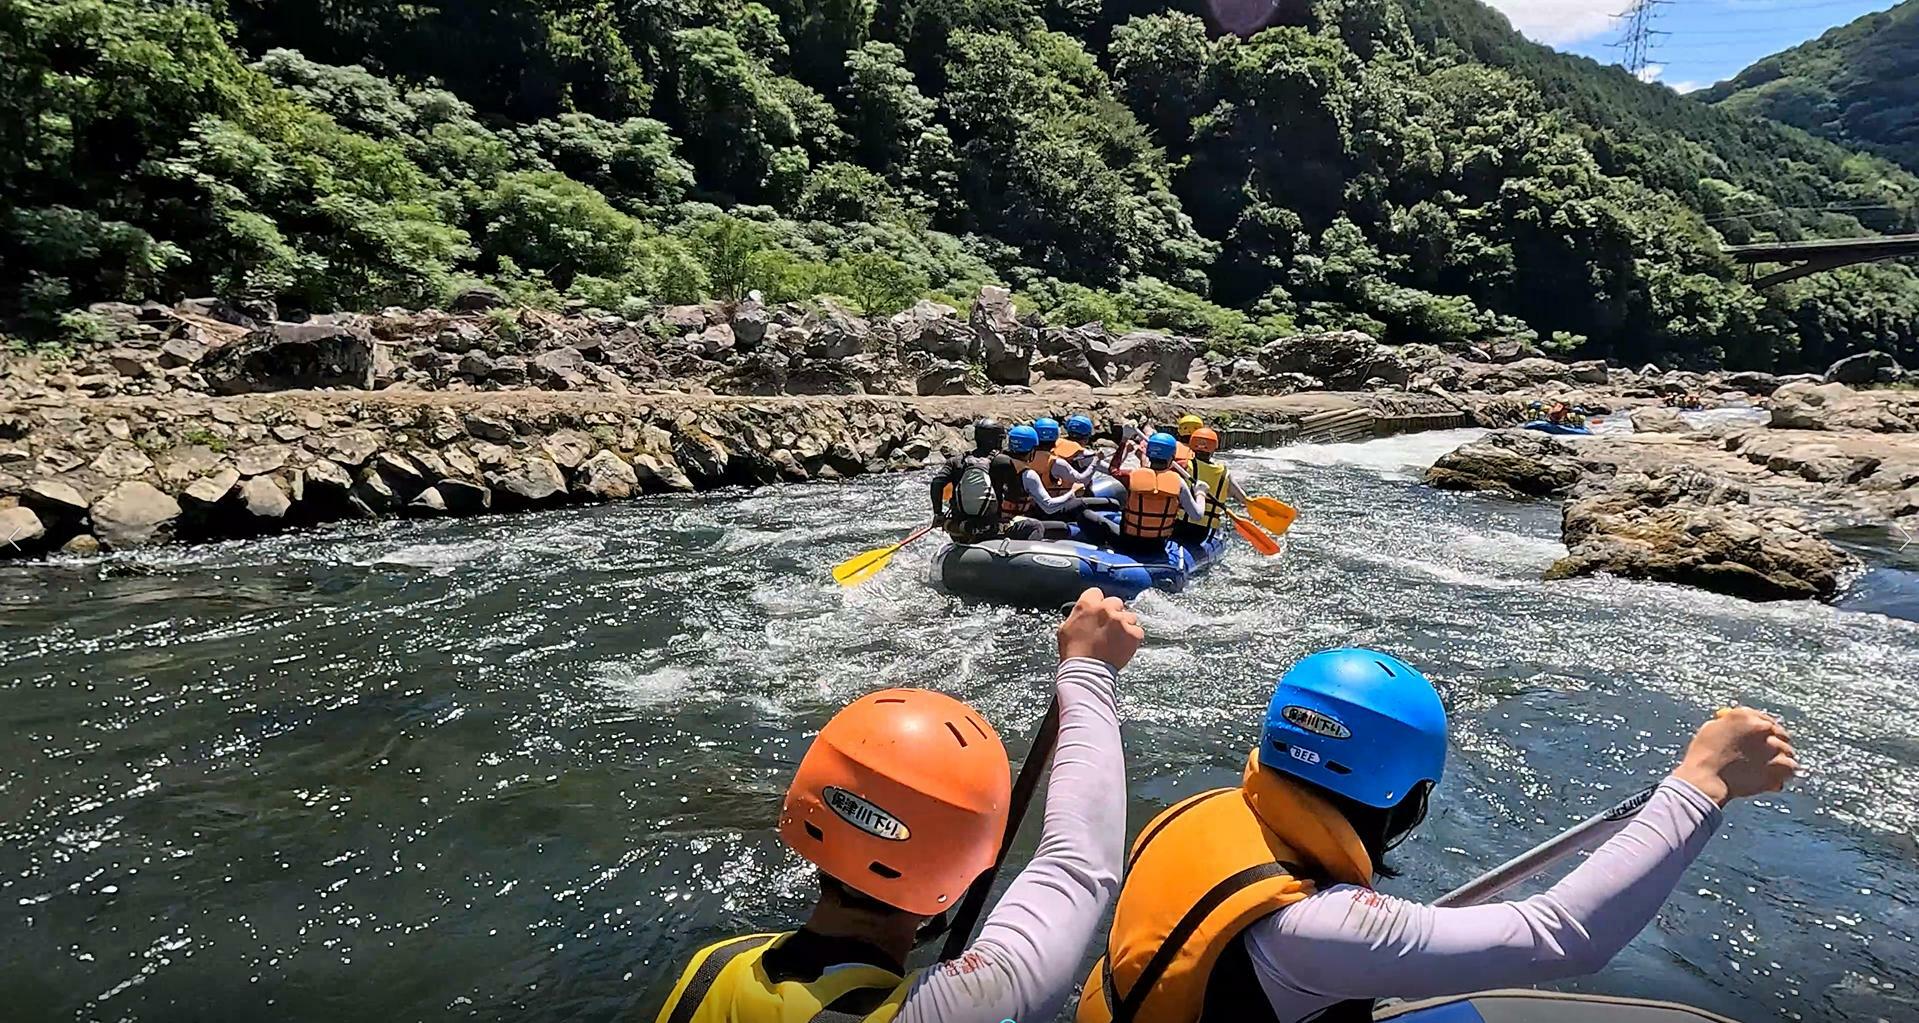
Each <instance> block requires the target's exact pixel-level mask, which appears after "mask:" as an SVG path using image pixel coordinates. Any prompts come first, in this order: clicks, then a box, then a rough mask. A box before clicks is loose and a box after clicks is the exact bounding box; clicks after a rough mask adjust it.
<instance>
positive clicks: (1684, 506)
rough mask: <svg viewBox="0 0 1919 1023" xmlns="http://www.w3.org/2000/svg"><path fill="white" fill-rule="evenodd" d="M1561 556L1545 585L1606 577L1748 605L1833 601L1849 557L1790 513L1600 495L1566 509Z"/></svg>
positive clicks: (1622, 494)
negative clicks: (1690, 589)
mask: <svg viewBox="0 0 1919 1023" xmlns="http://www.w3.org/2000/svg"><path fill="white" fill-rule="evenodd" d="M1561 532H1562V537H1563V539H1564V541H1565V544H1566V548H1567V550H1568V554H1567V555H1566V557H1564V558H1561V559H1560V560H1559V561H1558V562H1557V563H1555V564H1554V565H1553V566H1552V568H1551V569H1549V570H1548V571H1547V573H1546V577H1547V578H1548V579H1564V578H1570V577H1573V576H1583V575H1594V574H1600V573H1604V574H1607V575H1615V576H1620V577H1623V578H1628V579H1651V580H1656V581H1661V582H1671V583H1679V584H1682V585H1687V586H1697V587H1700V588H1701V589H1706V590H1712V591H1714V592H1717V593H1725V594H1729V595H1731V596H1735V597H1744V598H1746V599H1749V600H1805V599H1812V598H1819V599H1825V598H1830V597H1832V596H1833V595H1834V594H1835V593H1837V592H1838V590H1839V582H1840V579H1841V578H1842V577H1843V575H1844V573H1845V571H1846V570H1847V569H1848V568H1849V567H1850V566H1851V564H1852V562H1851V559H1850V558H1848V557H1847V556H1846V555H1845V554H1844V553H1842V552H1841V551H1840V550H1839V549H1838V548H1836V547H1834V546H1833V545H1832V544H1831V543H1828V542H1827V541H1826V540H1825V539H1824V538H1823V537H1821V536H1819V534H1818V533H1817V532H1816V531H1814V530H1813V529H1812V528H1811V527H1810V526H1809V525H1807V523H1806V521H1805V520H1804V519H1803V518H1802V517H1801V516H1800V515H1799V514H1798V513H1797V512H1794V511H1792V510H1790V509H1785V508H1771V509H1759V508H1754V507H1753V506H1751V505H1747V504H1739V503H1719V504H1701V503H1696V502H1689V501H1688V502H1679V503H1675V504H1668V505H1662V506H1648V505H1646V504H1644V503H1642V502H1641V501H1640V500H1639V498H1638V496H1637V495H1635V494H1633V493H1632V492H1630V491H1616V490H1607V491H1601V492H1598V493H1596V494H1592V495H1589V496H1587V497H1584V498H1580V499H1578V500H1575V501H1573V502H1571V503H1569V504H1568V505H1567V506H1566V508H1565V512H1564V515H1563V522H1562V527H1561Z"/></svg>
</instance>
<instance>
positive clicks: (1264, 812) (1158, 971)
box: [1076, 751, 1373, 1023]
mask: <svg viewBox="0 0 1919 1023" xmlns="http://www.w3.org/2000/svg"><path fill="white" fill-rule="evenodd" d="M1125 876H1126V883H1125V886H1124V887H1123V888H1121V889H1120V893H1119V901H1118V902H1117V904H1116V905H1115V906H1114V909H1113V929H1112V931H1111V933H1109V934H1108V935H1107V938H1106V948H1105V949H1104V952H1105V954H1104V955H1102V956H1101V957H1100V960H1099V962H1097V963H1094V964H1093V972H1092V973H1091V974H1090V975H1088V976H1087V978H1086V985H1085V989H1084V990H1083V991H1082V992H1081V993H1080V999H1079V1013H1078V1015H1077V1017H1076V1020H1077V1023H1193V1021H1195V1020H1197V1019H1199V1017H1200V1013H1201V1012H1202V1011H1204V1009H1205V1007H1206V985H1207V983H1208V982H1209V981H1210V980H1211V979H1212V973H1213V967H1214V965H1215V964H1217V963H1218V962H1219V957H1220V955H1221V954H1222V953H1224V952H1225V951H1226V950H1227V949H1228V947H1229V946H1230V944H1231V943H1232V942H1233V941H1236V940H1238V938H1239V935H1240V932H1241V931H1244V930H1245V929H1246V928H1247V927H1249V926H1251V925H1252V924H1253V923H1254V922H1255V921H1257V920H1259V919H1261V918H1262V917H1266V916H1270V915H1272V914H1273V913H1276V912H1278V911H1279V910H1281V909H1284V908H1286V907H1287V906H1290V905H1292V904H1293V903H1295V902H1298V901H1300V900H1301V899H1304V898H1306V897H1307V896H1309V895H1311V894H1313V892H1314V891H1316V890H1317V889H1316V888H1315V882H1314V881H1313V880H1311V879H1313V878H1323V879H1325V880H1326V881H1328V882H1331V883H1346V884H1356V885H1361V886H1365V887H1371V886H1372V876H1373V863H1372V858H1371V857H1370V856H1368V855H1367V853H1366V847H1365V846H1364V845H1363V844H1362V843H1361V842H1360V840H1359V836H1358V835H1357V834H1356V833H1354V831H1353V828H1352V825H1350V824H1348V823H1346V818H1345V817H1344V816H1342V815H1341V814H1340V812H1339V811H1338V810H1337V809H1335V808H1334V807H1333V805H1332V804H1331V803H1329V802H1327V801H1326V800H1325V799H1324V798H1323V797H1321V796H1318V795H1316V794H1314V793H1313V792H1311V791H1309V790H1307V789H1306V788H1304V787H1303V786H1301V785H1299V784H1298V783H1297V782H1294V781H1292V780H1290V779H1288V778H1286V777H1284V776H1282V775H1280V774H1279V773H1278V772H1276V771H1272V770H1269V769H1267V768H1264V767H1261V766H1260V764H1259V756H1258V752H1257V751H1254V753H1253V754H1252V755H1250V756H1248V757H1247V758H1246V770H1245V773H1244V774H1243V775H1242V776H1241V779H1240V785H1239V787H1238V788H1232V789H1216V790H1214V791H1212V792H1206V793H1202V794H1200V795H1197V796H1193V797H1192V798H1190V799H1187V800H1185V801H1184V802H1181V803H1176V804H1174V805H1173V806H1172V807H1171V808H1169V809H1168V810H1167V811H1166V812H1164V813H1162V814H1160V815H1159V816H1158V817H1156V818H1154V820H1153V822H1152V823H1151V824H1148V825H1147V826H1146V830H1144V831H1142V832H1140V835H1139V838H1138V839H1137V840H1135V841H1134V843H1133V850H1132V852H1131V854H1130V855H1128V857H1127V860H1126V875H1125Z"/></svg>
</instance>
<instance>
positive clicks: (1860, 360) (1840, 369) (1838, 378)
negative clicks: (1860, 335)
mask: <svg viewBox="0 0 1919 1023" xmlns="http://www.w3.org/2000/svg"><path fill="white" fill-rule="evenodd" d="M1904 375H1905V373H1904V371H1903V370H1901V369H1900V368H1899V360H1898V359H1895V358H1893V357H1892V356H1890V355H1888V354H1886V353H1885V352H1860V353H1859V354H1858V355H1848V356H1846V357H1845V358H1843V359H1840V360H1839V361H1838V362H1835V363H1833V364H1832V365H1831V366H1830V367H1828V368H1827V369H1826V382H1827V383H1829V384H1892V383H1898V382H1899V379H1900V378H1901V377H1902V376H1904Z"/></svg>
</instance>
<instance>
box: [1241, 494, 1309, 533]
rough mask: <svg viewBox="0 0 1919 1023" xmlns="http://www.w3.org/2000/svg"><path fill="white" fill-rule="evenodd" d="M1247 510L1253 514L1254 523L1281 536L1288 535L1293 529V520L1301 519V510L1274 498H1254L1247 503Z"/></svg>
mask: <svg viewBox="0 0 1919 1023" xmlns="http://www.w3.org/2000/svg"><path fill="white" fill-rule="evenodd" d="M1246 510H1247V511H1248V512H1250V513H1252V516H1253V521H1255V522H1257V523H1259V524H1260V525H1262V526H1265V527H1266V528H1267V529H1270V530H1272V531H1273V532H1274V533H1275V534H1278V535H1280V536H1284V535H1286V531H1287V530H1289V529H1291V528H1293V520H1294V519H1297V518H1299V509H1297V508H1294V507H1293V506H1292V505H1290V504H1287V503H1286V502H1284V501H1281V500H1279V499H1278V498H1273V497H1255V498H1252V499H1251V500H1248V501H1247V502H1246Z"/></svg>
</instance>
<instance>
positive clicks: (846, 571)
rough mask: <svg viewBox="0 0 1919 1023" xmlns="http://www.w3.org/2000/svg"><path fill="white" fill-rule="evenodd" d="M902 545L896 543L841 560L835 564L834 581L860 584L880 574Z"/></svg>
mask: <svg viewBox="0 0 1919 1023" xmlns="http://www.w3.org/2000/svg"><path fill="white" fill-rule="evenodd" d="M902 546H904V545H903V544H897V543H896V544H893V545H892V546H890V547H881V548H880V549H879V550H876V551H867V552H866V553H864V554H858V555H855V556H853V557H851V558H848V559H846V560H845V561H842V562H840V563H839V564H837V565H835V566H833V581H834V582H836V583H839V584H840V585H841V586H858V585H859V584H861V583H863V582H865V581H866V580H868V579H871V578H873V577H874V576H876V575H878V574H880V569H883V568H885V567H886V563H887V562H889V561H892V560H893V555H895V554H898V553H899V552H900V548H901V547H902Z"/></svg>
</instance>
